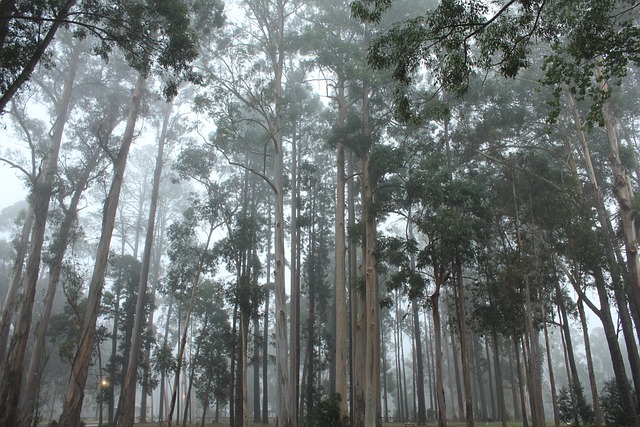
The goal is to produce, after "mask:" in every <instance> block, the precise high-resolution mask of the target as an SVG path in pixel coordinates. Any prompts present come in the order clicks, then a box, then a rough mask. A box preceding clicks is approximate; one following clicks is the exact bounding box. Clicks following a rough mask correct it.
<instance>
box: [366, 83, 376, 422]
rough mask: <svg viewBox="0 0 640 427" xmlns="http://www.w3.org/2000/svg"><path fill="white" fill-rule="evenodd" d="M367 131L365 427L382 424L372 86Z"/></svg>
mask: <svg viewBox="0 0 640 427" xmlns="http://www.w3.org/2000/svg"><path fill="white" fill-rule="evenodd" d="M362 110H363V119H362V123H363V132H364V137H365V140H366V141H367V142H366V144H367V147H368V148H367V149H366V150H365V154H364V156H363V159H362V173H363V178H362V179H363V183H364V192H363V222H364V229H365V248H366V250H365V254H366V258H365V260H364V262H365V300H366V302H365V310H366V322H367V323H366V337H367V338H366V356H365V357H366V361H365V402H364V403H365V405H364V424H365V427H376V426H378V425H379V423H380V420H379V399H380V329H379V328H380V325H379V318H380V317H379V314H378V307H379V305H378V284H377V281H376V274H375V268H376V259H375V241H376V235H375V233H376V230H375V228H376V226H375V213H374V211H373V184H374V183H373V179H372V178H371V169H370V168H371V165H370V149H371V146H370V144H371V141H370V128H369V84H368V82H365V83H364V86H363V107H362Z"/></svg>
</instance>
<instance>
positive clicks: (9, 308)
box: [0, 205, 34, 370]
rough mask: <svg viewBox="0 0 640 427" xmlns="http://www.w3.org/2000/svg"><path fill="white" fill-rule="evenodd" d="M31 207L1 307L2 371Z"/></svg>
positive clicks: (31, 220) (27, 239) (0, 359)
mask: <svg viewBox="0 0 640 427" xmlns="http://www.w3.org/2000/svg"><path fill="white" fill-rule="evenodd" d="M33 220H34V214H33V207H32V206H31V205H29V206H28V208H27V214H26V217H25V219H24V223H23V224H22V231H21V233H20V243H19V244H18V248H17V251H16V252H17V254H16V260H15V263H14V264H13V269H12V270H11V279H10V281H9V289H8V290H7V295H6V297H5V299H4V305H3V306H2V319H0V370H4V363H5V357H6V354H7V342H8V338H9V330H10V329H11V318H12V317H13V312H14V310H15V308H16V300H17V298H16V296H17V294H18V288H19V287H20V284H21V282H22V267H23V265H24V259H25V257H26V256H27V250H28V249H29V236H31V228H32V227H33Z"/></svg>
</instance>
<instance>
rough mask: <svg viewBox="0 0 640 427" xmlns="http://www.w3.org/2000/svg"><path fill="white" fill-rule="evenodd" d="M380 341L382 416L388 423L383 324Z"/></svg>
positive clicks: (385, 349) (385, 345)
mask: <svg viewBox="0 0 640 427" xmlns="http://www.w3.org/2000/svg"><path fill="white" fill-rule="evenodd" d="M381 326H382V327H381V328H380V340H381V346H382V416H383V417H384V422H385V423H388V422H389V389H388V388H387V369H388V368H387V350H388V349H387V339H386V334H385V329H386V328H385V327H384V324H382V323H381Z"/></svg>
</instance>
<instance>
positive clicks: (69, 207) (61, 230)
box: [19, 142, 104, 427]
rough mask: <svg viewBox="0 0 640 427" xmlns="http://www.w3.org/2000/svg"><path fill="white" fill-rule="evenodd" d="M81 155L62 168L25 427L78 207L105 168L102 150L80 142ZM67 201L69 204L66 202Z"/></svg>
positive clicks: (23, 408) (24, 403)
mask: <svg viewBox="0 0 640 427" xmlns="http://www.w3.org/2000/svg"><path fill="white" fill-rule="evenodd" d="M77 151H79V153H78V154H80V155H81V156H82V157H80V159H78V161H75V162H73V161H69V162H66V164H64V165H63V168H62V169H63V170H64V176H65V178H66V181H65V182H63V183H62V182H61V183H60V185H59V186H58V189H59V191H58V195H57V196H58V206H59V208H60V210H61V211H62V213H63V218H62V221H61V223H60V225H59V226H58V229H57V231H56V234H55V239H54V240H53V242H52V244H51V248H50V249H49V253H50V255H49V256H48V257H47V258H49V259H47V260H46V261H47V263H48V264H49V270H50V271H49V278H48V281H49V283H48V286H47V291H46V296H45V300H44V303H43V310H42V313H41V315H40V319H39V321H38V324H37V327H36V330H35V332H34V337H35V340H34V344H33V348H32V350H31V358H30V363H29V370H28V373H27V377H26V378H27V379H26V383H25V386H24V390H23V393H22V397H21V403H20V416H19V419H20V422H21V423H22V425H23V426H25V427H26V426H29V425H31V418H32V414H33V412H34V409H35V403H36V401H37V396H38V389H39V386H40V381H41V373H42V370H43V364H44V362H45V361H44V347H45V337H46V329H47V325H48V324H49V319H50V316H51V311H52V306H53V301H54V297H55V294H56V288H57V287H58V284H59V281H60V275H61V273H62V266H63V261H64V258H65V253H66V249H67V246H68V244H69V243H70V242H73V241H75V240H76V239H77V238H78V236H79V235H81V234H82V230H81V229H79V227H78V224H77V216H78V210H79V204H80V201H81V198H82V196H83V193H84V191H85V190H86V189H87V188H88V187H89V186H90V185H91V184H92V181H95V180H97V179H99V178H100V176H101V172H102V168H100V167H99V166H100V163H101V162H102V161H103V160H104V156H103V153H102V150H101V148H100V147H98V146H94V147H91V146H87V145H84V144H83V143H82V142H81V145H80V147H79V149H78V150H77ZM66 198H68V199H69V200H68V202H66V200H65V199H66Z"/></svg>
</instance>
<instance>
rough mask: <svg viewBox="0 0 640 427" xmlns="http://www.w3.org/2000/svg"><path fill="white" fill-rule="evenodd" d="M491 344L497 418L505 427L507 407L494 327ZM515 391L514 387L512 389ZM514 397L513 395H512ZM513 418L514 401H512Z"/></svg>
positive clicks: (496, 333)
mask: <svg viewBox="0 0 640 427" xmlns="http://www.w3.org/2000/svg"><path fill="white" fill-rule="evenodd" d="M491 344H492V345H493V366H494V369H493V370H494V372H495V376H496V398H497V400H498V416H499V417H500V421H501V424H502V427H507V407H506V405H505V398H504V380H503V379H502V367H501V365H500V348H499V345H498V331H497V330H496V328H495V327H493V328H491ZM512 388H513V389H514V390H515V387H512ZM513 396H514V397H515V393H514V394H513ZM513 406H514V417H515V415H516V414H515V407H516V400H515V399H514V401H513Z"/></svg>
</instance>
